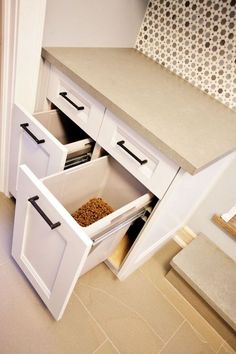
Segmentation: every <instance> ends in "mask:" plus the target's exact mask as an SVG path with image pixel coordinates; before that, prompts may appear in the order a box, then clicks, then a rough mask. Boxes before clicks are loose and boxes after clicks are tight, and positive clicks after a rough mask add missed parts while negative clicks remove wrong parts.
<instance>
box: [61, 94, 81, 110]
mask: <svg viewBox="0 0 236 354" xmlns="http://www.w3.org/2000/svg"><path fill="white" fill-rule="evenodd" d="M59 95H60V96H62V97H63V98H64V99H65V100H66V101H67V102H69V103H70V104H71V105H72V106H73V107H75V108H76V109H77V110H78V111H82V110H83V109H84V107H83V106H77V104H76V103H74V102H73V101H71V99H70V98H69V97H67V92H60V93H59Z"/></svg>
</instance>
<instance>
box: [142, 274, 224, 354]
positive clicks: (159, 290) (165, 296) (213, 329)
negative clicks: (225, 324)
mask: <svg viewBox="0 0 236 354" xmlns="http://www.w3.org/2000/svg"><path fill="white" fill-rule="evenodd" d="M139 271H140V272H141V273H142V274H143V275H144V276H145V277H146V279H148V281H149V282H150V283H151V284H152V285H153V286H154V288H155V289H156V290H157V291H158V292H160V293H161V294H162V295H163V296H164V298H165V299H166V300H167V301H168V302H169V304H171V305H172V306H173V308H174V309H175V310H176V311H177V312H178V313H179V314H180V315H181V316H182V317H183V318H184V319H185V321H186V322H187V323H188V324H189V325H190V326H191V327H192V328H193V329H194V331H195V332H196V334H198V336H199V337H201V338H203V337H202V335H201V333H199V332H198V330H197V329H196V328H195V327H194V326H193V325H192V324H191V322H190V321H189V320H188V319H187V318H186V317H185V316H184V315H183V314H182V313H181V312H180V310H179V309H178V308H177V307H176V306H175V305H174V304H173V303H172V302H171V301H170V299H169V298H168V297H167V295H166V294H165V293H164V292H163V291H162V290H161V289H159V288H158V287H157V285H156V284H155V283H154V282H153V280H152V279H150V277H148V276H147V275H146V274H145V273H144V272H143V271H142V270H141V269H139ZM170 285H171V286H172V288H173V289H174V290H175V291H176V292H177V293H178V294H179V295H181V294H180V293H179V292H178V291H177V289H175V287H174V286H173V285H172V284H171V283H170ZM182 297H183V296H182ZM183 299H184V301H185V302H186V304H187V305H189V306H191V307H192V310H193V311H194V312H195V313H196V314H197V315H199V316H200V317H201V319H202V320H203V321H204V322H206V324H207V325H208V326H209V327H210V328H211V330H212V332H214V333H215V334H216V335H217V336H218V337H219V338H220V339H221V341H222V342H224V339H223V338H222V337H221V335H220V334H219V333H218V332H217V331H216V330H215V328H213V327H212V326H211V325H210V324H209V323H208V322H207V321H206V320H205V318H204V317H203V316H202V315H201V314H200V313H199V312H198V311H197V310H196V309H195V308H194V307H193V306H192V305H191V304H190V303H189V302H188V301H187V300H186V299H185V298H184V297H183ZM207 343H208V345H209V346H210V347H211V349H212V350H214V349H213V348H212V346H211V345H210V343H209V342H208V341H207ZM221 344H222V343H221ZM221 344H220V345H221Z"/></svg>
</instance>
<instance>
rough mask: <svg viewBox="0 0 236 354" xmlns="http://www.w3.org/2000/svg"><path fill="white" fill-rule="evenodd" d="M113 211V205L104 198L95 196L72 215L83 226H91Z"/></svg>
mask: <svg viewBox="0 0 236 354" xmlns="http://www.w3.org/2000/svg"><path fill="white" fill-rule="evenodd" d="M112 212H113V209H112V207H110V205H108V204H107V203H106V202H104V201H103V200H102V198H93V199H90V200H89V201H88V202H87V203H85V204H83V205H82V206H81V207H80V208H79V209H77V210H76V211H75V212H74V213H73V214H71V215H72V216H73V218H74V219H75V220H76V221H77V223H78V224H80V225H81V226H89V225H91V224H93V223H94V222H95V221H97V220H100V219H102V218H104V216H106V215H109V214H111V213H112Z"/></svg>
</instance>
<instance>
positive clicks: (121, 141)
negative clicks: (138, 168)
mask: <svg viewBox="0 0 236 354" xmlns="http://www.w3.org/2000/svg"><path fill="white" fill-rule="evenodd" d="M116 144H117V145H119V146H120V147H121V148H122V149H123V150H125V151H126V152H127V153H128V154H129V155H130V156H132V157H133V158H134V159H135V160H136V161H138V163H140V165H144V164H145V163H147V162H148V160H141V159H140V158H139V157H137V156H136V155H135V154H134V153H133V152H132V151H130V150H129V149H128V148H127V147H126V146H125V141H124V140H120V141H118V142H117V143H116Z"/></svg>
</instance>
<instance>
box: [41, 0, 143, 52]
mask: <svg viewBox="0 0 236 354" xmlns="http://www.w3.org/2000/svg"><path fill="white" fill-rule="evenodd" d="M146 7H147V0H128V1H127V0H99V1H96V0H86V1H84V0H60V1H59V2H58V0H47V10H46V20H45V30H44V38H43V46H54V47H56V46H64V47H70V46H71V47H77V46H78V47H133V46H134V44H135V41H136V37H137V34H138V31H139V28H140V26H141V23H142V20H143V16H144V13H145V10H146Z"/></svg>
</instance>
